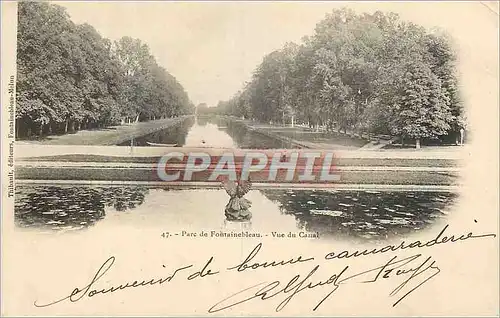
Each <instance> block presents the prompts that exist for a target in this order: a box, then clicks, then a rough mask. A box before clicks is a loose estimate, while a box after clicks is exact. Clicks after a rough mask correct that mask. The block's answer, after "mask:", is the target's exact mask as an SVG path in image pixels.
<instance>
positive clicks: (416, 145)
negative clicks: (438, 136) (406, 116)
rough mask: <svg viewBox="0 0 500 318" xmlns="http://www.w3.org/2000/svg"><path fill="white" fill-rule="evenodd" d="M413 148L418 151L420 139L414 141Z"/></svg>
mask: <svg viewBox="0 0 500 318" xmlns="http://www.w3.org/2000/svg"><path fill="white" fill-rule="evenodd" d="M415 148H417V149H420V138H417V139H416V140H415Z"/></svg>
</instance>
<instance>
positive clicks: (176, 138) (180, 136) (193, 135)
mask: <svg viewBox="0 0 500 318" xmlns="http://www.w3.org/2000/svg"><path fill="white" fill-rule="evenodd" d="M148 142H151V143H157V144H177V146H179V147H220V148H245V149H283V148H296V147H295V146H293V145H292V144H291V143H289V142H286V141H281V140H277V139H275V138H272V137H269V136H265V135H262V134H260V133H258V132H255V131H250V130H248V129H247V127H246V126H245V125H244V124H242V123H239V122H233V121H228V120H224V119H221V118H215V117H204V116H200V117H196V118H189V119H187V120H186V121H185V122H183V123H181V124H178V125H176V126H174V127H170V128H166V129H162V130H159V131H156V132H154V133H151V134H148V135H145V136H142V137H139V138H135V139H134V145H136V146H141V147H142V146H149V145H148ZM118 146H130V140H129V141H125V142H123V143H120V144H119V145H118Z"/></svg>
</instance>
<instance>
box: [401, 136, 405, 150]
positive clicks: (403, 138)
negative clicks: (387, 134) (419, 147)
mask: <svg viewBox="0 0 500 318" xmlns="http://www.w3.org/2000/svg"><path fill="white" fill-rule="evenodd" d="M404 146H405V137H404V136H403V135H401V148H403V147H404Z"/></svg>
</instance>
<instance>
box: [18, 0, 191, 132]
mask: <svg viewBox="0 0 500 318" xmlns="http://www.w3.org/2000/svg"><path fill="white" fill-rule="evenodd" d="M17 74H18V77H17V107H16V125H17V126H16V134H17V137H21V138H23V137H30V136H32V135H38V136H41V135H45V134H61V133H67V132H71V131H76V130H79V129H89V128H100V127H105V126H109V125H114V124H120V123H124V122H129V123H130V122H134V121H147V120H150V119H159V118H165V117H173V116H179V115H183V114H187V113H193V112H194V105H192V103H191V102H190V100H189V98H188V96H187V94H186V92H185V91H184V89H183V87H182V85H181V84H179V82H178V81H177V80H176V79H175V78H174V77H173V76H172V75H171V74H169V73H168V72H167V71H166V70H165V69H164V68H163V67H161V66H159V65H158V64H157V63H156V61H155V58H154V56H152V55H151V53H150V51H149V48H148V46H147V45H146V44H144V43H141V41H140V40H137V39H132V38H130V37H123V38H121V39H120V40H119V41H110V40H108V39H106V38H103V37H102V36H101V35H100V34H99V33H98V32H97V31H96V30H95V29H94V28H93V27H92V26H90V25H88V24H81V25H77V24H75V23H73V22H72V21H71V20H70V17H69V15H68V14H67V12H66V11H65V9H64V8H63V7H61V6H58V5H53V4H49V3H46V2H28V1H22V2H19V5H18V33H17Z"/></svg>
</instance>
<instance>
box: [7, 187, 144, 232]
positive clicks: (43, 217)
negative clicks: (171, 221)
mask: <svg viewBox="0 0 500 318" xmlns="http://www.w3.org/2000/svg"><path fill="white" fill-rule="evenodd" d="M147 192H148V189H146V188H142V187H114V188H113V187H112V188H104V187H98V188H97V187H81V186H67V187H65V186H26V187H24V186H17V187H16V201H15V221H16V224H17V225H18V226H20V227H32V226H35V227H50V228H53V229H55V230H58V229H68V228H75V227H76V228H84V227H86V226H90V225H93V224H94V223H95V222H97V221H99V220H101V219H103V218H104V217H105V215H106V213H105V208H106V207H113V208H114V209H115V210H116V211H125V210H128V209H134V208H135V207H137V206H139V205H141V204H142V203H144V198H145V196H146V194H147Z"/></svg>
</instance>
